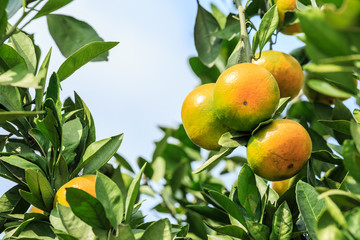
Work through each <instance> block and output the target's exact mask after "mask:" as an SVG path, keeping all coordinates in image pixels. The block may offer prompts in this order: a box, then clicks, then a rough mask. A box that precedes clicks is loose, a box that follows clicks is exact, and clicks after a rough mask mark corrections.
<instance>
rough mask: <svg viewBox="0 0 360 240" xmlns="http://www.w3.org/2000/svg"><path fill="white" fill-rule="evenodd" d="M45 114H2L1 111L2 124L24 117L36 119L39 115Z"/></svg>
mask: <svg viewBox="0 0 360 240" xmlns="http://www.w3.org/2000/svg"><path fill="white" fill-rule="evenodd" d="M42 113H44V112H43V111H40V112H25V111H11V112H2V111H0V124H2V123H5V122H6V121H12V120H15V119H18V118H22V117H35V116H37V115H39V114H42Z"/></svg>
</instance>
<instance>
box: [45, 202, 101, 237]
mask: <svg viewBox="0 0 360 240" xmlns="http://www.w3.org/2000/svg"><path fill="white" fill-rule="evenodd" d="M56 211H57V214H56ZM57 218H60V220H61V225H60V226H62V227H63V229H64V230H65V231H66V232H67V233H68V234H70V235H71V236H74V237H76V238H77V239H80V240H88V239H89V240H93V239H95V235H94V233H93V231H92V228H91V226H89V225H88V224H86V223H85V222H83V221H82V220H81V219H80V218H78V217H77V216H76V215H75V214H74V213H73V211H71V209H70V207H66V206H64V205H61V204H60V203H58V204H57V206H56V208H55V209H54V210H53V211H52V212H51V216H50V221H51V223H52V224H53V225H54V226H58V225H59V221H55V220H57ZM54 223H58V224H54ZM58 229H59V228H58Z"/></svg>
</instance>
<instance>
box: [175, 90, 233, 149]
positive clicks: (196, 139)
mask: <svg viewBox="0 0 360 240" xmlns="http://www.w3.org/2000/svg"><path fill="white" fill-rule="evenodd" d="M214 87H215V83H208V84H204V85H201V86H199V87H197V88H195V89H194V90H193V91H192V92H190V93H189V95H187V97H186V98H185V100H184V103H183V105H182V109H181V119H182V122H183V125H184V128H185V131H186V133H187V135H188V136H189V138H190V139H191V141H192V142H193V143H195V144H196V145H198V146H199V147H202V148H204V149H207V150H213V151H217V150H219V149H220V148H221V146H220V145H219V144H218V141H219V138H220V137H221V135H222V134H224V133H225V132H227V131H229V130H230V128H229V127H227V126H225V125H224V124H222V123H221V122H220V120H219V119H218V118H217V116H216V114H215V110H214V105H213V93H214Z"/></svg>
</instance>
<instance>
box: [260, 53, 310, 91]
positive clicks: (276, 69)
mask: <svg viewBox="0 0 360 240" xmlns="http://www.w3.org/2000/svg"><path fill="white" fill-rule="evenodd" d="M257 56H258V54H257ZM254 63H255V64H257V65H260V66H262V67H264V68H266V69H267V70H268V71H269V72H271V74H272V75H273V76H274V78H275V79H276V81H277V83H278V85H279V89H280V97H281V98H284V97H291V98H294V97H296V96H297V95H298V94H299V92H300V90H301V88H302V86H303V84H304V73H303V71H302V68H301V65H300V64H299V62H298V61H297V60H296V59H295V58H294V57H293V56H291V55H289V54H286V53H282V52H278V51H273V50H270V51H264V52H262V53H261V57H260V58H259V59H258V60H256V61H254Z"/></svg>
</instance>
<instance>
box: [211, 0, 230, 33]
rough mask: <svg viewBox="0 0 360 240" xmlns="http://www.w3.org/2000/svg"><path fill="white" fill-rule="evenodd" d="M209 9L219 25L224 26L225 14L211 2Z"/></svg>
mask: <svg viewBox="0 0 360 240" xmlns="http://www.w3.org/2000/svg"><path fill="white" fill-rule="evenodd" d="M211 11H212V13H213V14H212V15H213V16H214V17H215V19H216V20H217V21H218V23H219V25H220V27H221V28H224V27H225V24H226V16H225V14H224V13H223V12H221V10H220V9H219V8H218V7H217V6H216V5H215V4H213V3H212V4H211Z"/></svg>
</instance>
